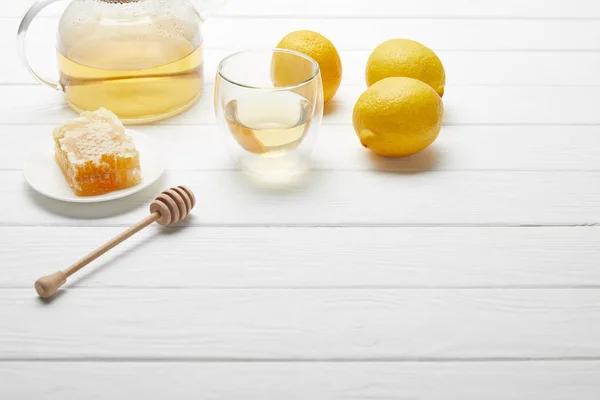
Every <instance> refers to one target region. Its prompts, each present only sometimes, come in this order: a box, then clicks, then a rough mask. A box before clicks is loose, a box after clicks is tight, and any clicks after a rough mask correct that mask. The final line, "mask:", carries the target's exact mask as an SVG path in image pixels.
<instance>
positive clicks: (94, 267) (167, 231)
mask: <svg viewBox="0 0 600 400" xmlns="http://www.w3.org/2000/svg"><path fill="white" fill-rule="evenodd" d="M193 219H194V215H190V216H189V217H188V218H187V219H186V220H185V222H182V223H181V224H177V225H173V226H168V227H158V226H157V227H156V229H155V230H154V232H153V233H152V234H151V235H150V236H148V237H146V238H144V240H139V241H137V242H136V243H135V244H134V245H132V246H131V247H129V248H127V249H125V250H124V251H121V252H120V253H119V254H112V255H111V253H110V252H108V253H106V254H104V255H102V256H101V257H100V258H99V259H98V260H95V261H93V262H92V263H91V264H89V266H88V267H87V268H85V269H83V270H81V271H80V272H78V273H76V274H74V275H73V276H72V277H71V278H69V280H68V282H67V283H66V284H65V286H63V287H62V288H60V289H59V290H58V292H56V294H55V295H54V296H52V297H50V298H48V299H42V298H40V299H39V300H40V301H41V302H42V303H44V304H51V303H53V302H54V301H55V300H58V299H59V298H60V297H62V296H64V295H65V294H66V293H68V292H69V289H72V288H76V287H79V286H85V284H86V283H87V282H88V281H90V280H92V279H93V278H94V277H95V276H96V275H98V274H99V273H101V272H102V271H104V270H105V269H107V268H109V267H110V266H111V264H112V263H113V262H114V260H115V259H116V258H117V257H118V258H119V260H120V261H121V262H123V261H124V262H127V259H131V260H132V262H133V260H134V259H133V254H134V253H135V252H137V251H142V250H143V248H145V247H149V246H153V245H154V243H155V242H156V241H157V240H159V239H160V237H161V236H165V235H179V234H181V233H182V232H183V231H184V228H185V227H186V225H189V224H190V223H191V220H193ZM110 239H111V237H106V241H108V240H110ZM92 250H93V249H91V248H90V249H81V257H83V256H85V254H87V253H88V252H90V251H92ZM75 261H76V260H73V262H75ZM65 267H66V266H65ZM164 267H165V268H169V265H165V266H164Z"/></svg>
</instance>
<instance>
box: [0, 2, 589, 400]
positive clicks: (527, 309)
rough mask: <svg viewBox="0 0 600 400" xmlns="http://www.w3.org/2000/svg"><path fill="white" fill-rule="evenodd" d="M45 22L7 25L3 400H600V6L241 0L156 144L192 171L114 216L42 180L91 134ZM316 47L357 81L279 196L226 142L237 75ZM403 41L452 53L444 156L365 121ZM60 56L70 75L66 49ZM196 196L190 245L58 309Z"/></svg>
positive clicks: (135, 259)
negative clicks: (189, 98) (34, 146)
mask: <svg viewBox="0 0 600 400" xmlns="http://www.w3.org/2000/svg"><path fill="white" fill-rule="evenodd" d="M26 3H27V2H20V1H8V0H7V1H3V2H2V5H1V6H0V43H1V47H0V49H2V54H3V56H4V57H3V58H2V61H1V62H0V94H1V96H0V126H1V129H2V133H1V134H2V144H1V145H0V205H1V207H0V209H1V210H2V213H1V214H0V399H3V400H4V399H6V400H15V399H33V398H43V399H61V400H62V399H65V400H66V399H76V400H78V399H105V398H112V399H141V398H144V399H190V398H198V399H244V400H246V399H256V400H264V399H339V400H347V399H389V400H392V399H394V400H396V399H427V400H430V399H460V400H481V399H486V400H488V399H503V400H504V399H544V400H551V399H569V400H570V399H576V400H587V399H590V400H597V399H599V398H600V225H599V224H600V100H599V98H600V73H599V71H600V3H599V2H598V1H597V0H488V1H484V0H480V1H476V0H406V1H400V0H369V1H361V2H358V1H357V2H355V3H356V4H355V5H352V1H347V0H323V1H319V0H294V1H276V0H252V1H245V0H237V1H236V0H229V5H228V6H227V7H226V8H224V9H222V10H221V11H220V13H219V15H218V16H217V17H215V18H213V19H211V20H209V21H207V23H206V24H205V27H204V34H205V38H206V41H205V44H206V69H205V71H206V79H207V86H206V92H205V95H204V96H203V98H202V100H201V101H200V103H199V104H198V105H197V106H196V107H195V108H194V109H193V110H191V111H190V112H188V113H186V114H185V115H181V116H179V117H176V118H174V119H172V120H169V121H167V122H165V123H162V124H159V125H153V126H147V127H141V128H139V130H141V131H142V132H146V133H148V134H151V135H152V136H154V137H155V138H156V139H157V140H160V141H161V142H162V143H163V144H164V147H165V149H167V151H168V159H169V171H168V173H167V175H166V176H165V178H164V179H163V180H162V181H161V182H160V183H159V184H158V185H156V186H153V187H152V188H151V189H149V190H147V191H144V192H143V193H140V194H139V195H135V196H133V197H131V198H128V199H126V200H123V201H119V202H116V203H113V204H103V205H93V206H90V205H79V206H74V205H65V204H62V203H59V202H55V201H51V200H48V199H46V198H43V197H41V196H40V195H37V194H35V193H34V192H33V191H32V190H31V189H29V188H28V186H27V185H26V184H25V182H24V180H23V177H22V173H21V168H22V166H23V163H24V160H25V158H26V156H27V154H28V152H29V151H30V150H31V148H30V145H31V143H33V142H34V141H37V140H40V139H42V138H44V137H45V136H47V135H49V134H50V132H51V130H52V128H53V127H54V126H55V125H56V124H59V123H62V122H64V121H65V120H66V119H67V118H70V117H72V116H73V115H74V114H73V113H72V112H71V111H69V110H67V109H66V108H64V107H62V106H61V105H60V101H61V96H60V94H58V93H53V92H52V91H51V90H48V89H46V88H44V87H41V86H40V85H38V84H36V83H35V82H34V81H33V80H32V78H30V76H29V75H28V74H27V72H26V71H25V69H24V68H23V67H22V66H21V65H20V63H19V61H18V59H17V57H16V46H15V43H14V38H15V33H16V28H17V25H18V22H19V17H20V16H21V15H22V13H23V12H24V10H25V9H26V7H27V6H28V4H26ZM55 22H56V19H55V18H53V15H52V13H49V14H48V15H47V16H46V17H44V18H42V20H41V21H40V22H39V23H38V26H39V27H40V31H41V29H46V28H48V27H50V28H48V31H47V32H50V29H52V24H55ZM296 29H312V30H315V31H318V32H320V33H322V34H324V35H325V36H327V37H329V38H330V39H331V40H332V41H333V42H334V44H335V45H336V46H337V47H338V49H339V51H340V54H341V56H342V62H343V66H344V78H343V84H342V86H341V88H340V90H339V92H338V95H337V96H336V98H335V100H334V101H332V103H331V104H330V105H329V106H328V107H329V110H328V115H327V116H326V118H325V119H324V123H323V128H322V130H321V134H320V139H319V142H318V145H317V148H316V150H315V153H314V170H313V172H312V173H311V174H310V178H309V179H307V180H306V181H305V182H302V183H301V184H298V185H296V186H294V187H292V188H287V189H285V190H267V189H264V188H263V189H261V188H259V187H257V186H255V185H253V184H251V183H249V182H248V181H247V180H245V178H244V177H243V176H242V175H241V174H240V173H238V172H237V171H235V170H234V169H233V168H232V166H231V163H230V161H229V159H228V156H227V154H226V153H225V152H224V149H223V148H222V146H221V143H220V140H219V138H218V131H217V129H216V127H215V126H214V116H213V112H212V82H213V76H214V71H215V68H216V65H217V63H218V61H219V60H220V59H221V58H222V57H224V56H225V55H227V54H229V53H231V52H233V51H234V50H237V49H240V48H245V47H257V46H274V45H275V43H276V42H277V41H278V39H279V38H280V37H282V36H283V35H284V34H286V33H288V32H290V31H292V30H296ZM34 35H36V34H35V33H32V36H34ZM393 37H407V38H411V39H415V40H418V41H421V42H423V43H425V44H427V45H428V46H430V47H432V48H433V49H434V50H435V51H436V52H438V54H439V55H440V57H441V59H442V60H443V62H444V64H445V66H446V70H447V74H448V85H447V90H446V95H445V96H444V103H445V106H446V119H445V126H444V128H443V130H442V132H441V134H440V137H439V139H438V141H436V143H435V144H434V145H433V146H432V147H431V148H429V149H427V150H426V151H424V152H423V153H421V154H418V155H416V156H413V157H411V158H408V159H403V160H387V161H382V160H379V159H377V158H375V157H372V156H371V155H370V154H368V152H367V151H366V150H364V149H363V148H362V146H360V144H359V142H358V139H357V138H356V136H355V134H354V131H353V129H352V126H351V111H352V107H353V105H354V102H355V100H356V98H357V97H358V95H359V94H360V93H361V92H362V91H363V90H364V88H365V85H364V78H363V74H364V65H365V62H366V59H367V57H368V55H369V53H370V51H371V50H372V49H373V48H374V47H375V46H376V45H377V44H379V43H380V42H382V41H384V40H386V39H389V38H393ZM39 40H40V41H41V42H40V44H39V45H35V44H34V45H33V48H34V50H35V51H36V52H38V53H39V54H45V55H48V59H47V61H46V63H47V64H51V63H50V61H51V60H53V59H52V56H53V49H52V44H53V41H54V36H53V32H52V34H48V33H46V35H45V37H43V38H42V39H39ZM44 40H45V41H46V42H45V43H44V42H43V41H44ZM36 46H38V47H36ZM44 52H45V53H44ZM173 184H186V185H189V186H191V187H192V188H193V189H194V190H195V191H196V193H197V195H198V204H199V205H198V207H197V209H196V210H195V213H194V216H193V218H192V219H190V220H189V221H188V223H187V226H186V227H184V228H179V229H160V228H158V227H152V228H150V229H147V230H146V231H144V232H143V233H141V234H140V235H139V236H136V237H135V238H133V239H131V240H129V241H128V242H127V243H126V244H125V245H123V246H121V247H120V248H118V249H116V250H114V251H112V252H111V253H110V254H109V255H107V256H106V257H103V258H102V259H101V260H99V261H98V262H96V263H94V264H93V266H91V267H90V268H89V270H88V271H86V272H84V273H82V274H81V275H79V276H77V277H75V278H74V279H72V280H70V282H69V284H68V285H67V286H66V289H65V290H64V291H63V292H62V294H60V295H59V296H58V297H57V298H56V299H54V301H52V302H49V303H45V302H43V301H40V300H39V299H38V298H37V297H36V295H35V292H34V290H33V282H34V281H35V279H36V278H37V277H38V276H40V275H43V274H46V273H49V272H53V271H55V270H57V269H59V268H63V267H65V266H67V265H68V264H70V263H71V262H73V261H74V260H76V259H77V258H79V257H80V256H81V255H83V254H84V253H86V252H87V251H89V250H91V249H92V248H94V247H95V246H96V245H98V244H99V243H101V242H103V241H104V240H106V239H108V238H110V237H111V236H113V235H114V234H116V233H118V232H119V231H121V230H122V229H123V227H125V226H128V225H129V224H131V223H133V222H135V221H137V220H138V219H140V218H141V217H143V216H145V215H146V213H147V211H146V210H147V208H146V206H147V204H148V202H149V201H150V200H151V199H152V198H153V196H154V195H155V194H156V193H158V192H159V191H160V190H161V189H163V188H166V187H168V186H170V185H173Z"/></svg>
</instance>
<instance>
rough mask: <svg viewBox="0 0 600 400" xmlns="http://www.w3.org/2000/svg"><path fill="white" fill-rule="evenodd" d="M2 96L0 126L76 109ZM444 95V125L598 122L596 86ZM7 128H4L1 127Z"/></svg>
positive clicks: (206, 116) (329, 115)
mask: <svg viewBox="0 0 600 400" xmlns="http://www.w3.org/2000/svg"><path fill="white" fill-rule="evenodd" d="M365 89H366V88H365V87H364V86H362V85H354V86H353V85H343V86H341V87H340V89H339V91H338V93H337V94H336V97H335V98H334V99H333V100H331V101H330V102H329V103H327V107H326V115H325V118H324V120H323V123H324V124H340V123H342V124H351V123H352V110H353V108H354V104H355V102H356V100H357V99H358V97H359V96H360V95H361V93H362V92H363V91H364V90H365ZM2 90H3V94H4V96H3V97H2V99H1V100H0V121H2V124H60V123H64V121H65V120H67V119H69V118H73V117H74V116H75V113H74V112H73V111H72V110H71V109H70V108H68V106H66V105H65V104H64V98H63V95H62V93H59V92H54V91H52V90H49V89H48V88H45V87H42V86H20V85H15V86H4V87H2ZM213 93H214V88H213V86H211V85H206V86H205V88H204V95H203V96H202V97H201V99H200V101H199V102H198V103H197V104H196V105H195V106H194V107H192V108H191V109H190V110H189V111H187V112H185V113H183V114H181V115H179V116H177V117H174V118H171V119H169V120H167V121H164V122H163V123H162V125H198V124H212V123H214V122H215V116H214V98H213ZM446 93H447V94H445V95H444V106H445V115H444V124H445V125H446V126H448V125H598V124H600V114H598V113H597V112H596V111H597V107H596V103H595V101H596V98H598V96H599V95H600V87H551V86H547V87H533V86H532V87H522V86H519V87H517V86H507V87H499V86H455V87H452V86H449V87H447V92H446ZM6 129H10V128H4V130H6Z"/></svg>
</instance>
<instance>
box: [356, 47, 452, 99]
mask: <svg viewBox="0 0 600 400" xmlns="http://www.w3.org/2000/svg"><path fill="white" fill-rule="evenodd" d="M392 76H404V77H407V78H414V79H418V80H420V81H422V82H425V83H426V84H428V85H430V86H431V87H432V88H434V89H435V91H436V92H437V93H438V94H439V95H440V97H441V96H443V95H444V86H445V85H446V72H445V70H444V66H443V65H442V61H441V60H440V59H439V57H438V56H437V55H436V54H435V53H434V52H433V50H431V49H429V48H428V47H425V46H423V45H422V44H421V43H418V42H415V41H413V40H408V39H392V40H388V41H387V42H383V43H381V44H380V45H379V46H377V47H376V48H375V50H373V53H371V56H370V57H369V60H368V61H367V70H366V80H367V86H371V85H372V84H374V83H375V82H378V81H380V80H382V79H384V78H389V77H392Z"/></svg>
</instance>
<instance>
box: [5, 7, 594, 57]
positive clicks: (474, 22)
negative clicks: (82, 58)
mask: <svg viewBox="0 0 600 400" xmlns="http://www.w3.org/2000/svg"><path fill="white" fill-rule="evenodd" d="M595 7H598V6H597V5H596V6H595ZM19 22H20V19H18V18H4V19H2V21H0V41H1V42H0V44H1V45H2V46H8V45H9V46H13V43H14V38H15V35H16V31H17V27H18V25H19ZM57 25H58V19H57V18H42V19H40V20H39V21H35V23H34V24H33V25H32V28H31V29H32V31H31V34H30V37H31V44H32V45H33V46H41V45H46V46H50V47H48V48H49V49H50V51H52V46H51V45H53V44H54V43H55V41H56V38H55V36H54V33H55V32H56V30H57ZM299 29H309V30H313V31H317V32H319V33H321V34H322V35H325V36H326V37H327V38H329V39H330V40H331V41H332V42H333V43H334V45H335V46H336V47H337V48H338V49H340V50H372V49H373V48H374V47H375V46H377V45H378V44H379V43H381V42H383V41H384V40H387V39H391V38H394V37H407V38H410V39H414V40H418V41H420V42H422V43H424V44H426V45H427V46H429V47H431V48H432V49H434V50H436V51H439V50H478V51H492V50H499V51H510V50H516V51H524V50H538V51H539V50H561V51H574V50H584V51H597V50H600V40H599V38H598V33H599V32H600V27H598V23H597V21H596V20H594V19H587V20H572V19H571V20H560V19H545V20H536V19H524V20H501V19H406V20H402V21H401V23H398V21H397V20H396V19H394V18H391V19H381V18H368V19H361V18H348V19H340V18H335V17H333V18H266V17H258V18H249V19H245V18H213V19H209V20H208V21H206V22H205V23H204V25H203V36H204V39H205V45H206V48H209V49H221V50H224V49H225V50H231V49H239V48H256V47H265V46H266V47H272V46H275V45H276V44H277V43H278V42H279V40H280V39H281V38H282V37H283V36H284V35H286V34H288V33H289V32H292V31H295V30H299Z"/></svg>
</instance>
